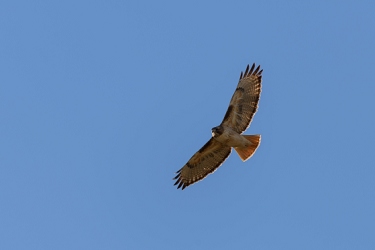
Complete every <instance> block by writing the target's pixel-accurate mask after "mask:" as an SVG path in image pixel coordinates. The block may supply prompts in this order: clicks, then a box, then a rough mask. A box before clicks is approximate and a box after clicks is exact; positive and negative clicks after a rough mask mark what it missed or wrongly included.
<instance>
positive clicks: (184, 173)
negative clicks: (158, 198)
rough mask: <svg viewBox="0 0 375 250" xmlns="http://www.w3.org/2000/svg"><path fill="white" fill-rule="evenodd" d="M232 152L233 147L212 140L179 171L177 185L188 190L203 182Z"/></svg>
mask: <svg viewBox="0 0 375 250" xmlns="http://www.w3.org/2000/svg"><path fill="white" fill-rule="evenodd" d="M230 152H231V147H228V146H225V145H223V144H221V143H220V142H218V141H217V140H215V139H214V138H211V139H210V140H209V141H208V142H207V143H206V144H205V145H204V146H203V147H202V148H201V149H200V150H199V151H198V152H196V153H195V154H194V155H193V157H191V158H190V160H189V161H188V162H187V163H186V164H185V166H183V167H182V168H181V169H180V170H178V171H177V176H176V177H175V178H174V179H177V181H176V183H175V185H177V184H178V187H177V188H180V187H182V189H184V188H186V187H187V186H189V185H190V184H193V183H194V182H197V181H200V180H202V179H203V178H204V177H206V176H207V175H208V174H210V173H212V172H214V171H215V170H216V169H217V168H218V167H220V165H221V164H222V163H223V162H224V161H225V159H226V158H227V157H228V156H229V154H230Z"/></svg>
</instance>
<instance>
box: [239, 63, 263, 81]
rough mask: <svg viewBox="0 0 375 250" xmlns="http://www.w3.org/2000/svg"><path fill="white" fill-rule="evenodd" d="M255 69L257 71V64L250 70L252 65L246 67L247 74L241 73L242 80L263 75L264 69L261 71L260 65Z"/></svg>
mask: <svg viewBox="0 0 375 250" xmlns="http://www.w3.org/2000/svg"><path fill="white" fill-rule="evenodd" d="M254 69H255V63H253V64H252V65H251V68H250V65H249V64H248V65H247V67H246V70H245V73H242V71H241V75H240V80H241V79H242V78H245V77H248V76H250V75H255V76H261V75H262V72H263V69H260V65H258V67H257V68H256V69H255V70H254Z"/></svg>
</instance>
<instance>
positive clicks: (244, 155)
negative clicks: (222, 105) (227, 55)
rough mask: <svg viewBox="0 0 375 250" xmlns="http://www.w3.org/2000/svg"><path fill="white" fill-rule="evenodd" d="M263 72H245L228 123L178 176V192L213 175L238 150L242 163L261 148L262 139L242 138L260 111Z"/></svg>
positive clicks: (250, 136) (218, 130) (246, 136)
mask: <svg viewBox="0 0 375 250" xmlns="http://www.w3.org/2000/svg"><path fill="white" fill-rule="evenodd" d="M262 72H263V70H260V65H259V66H258V67H257V68H255V64H253V65H252V66H251V68H250V67H249V65H247V67H246V70H245V72H244V73H243V72H241V75H240V79H239V82H238V85H237V88H236V90H235V91H234V94H233V96H232V99H231V100H230V103H229V107H228V110H227V112H226V113H225V116H224V119H223V121H222V122H221V124H220V125H219V126H217V127H214V128H212V138H211V139H210V140H209V141H208V142H207V143H206V144H205V145H204V146H203V147H202V148H201V149H199V151H198V152H196V153H195V154H194V155H193V156H192V157H191V158H190V160H189V161H188V162H187V163H186V164H185V165H184V166H183V167H182V168H181V169H180V170H178V171H177V172H176V174H177V175H176V177H175V178H174V180H177V181H176V183H175V184H174V185H178V186H177V188H182V189H184V188H186V187H187V186H189V185H191V184H193V183H195V182H197V181H200V180H202V179H203V178H205V177H206V176H207V175H208V174H211V173H213V172H214V171H215V170H216V169H217V168H218V167H220V166H221V164H223V162H224V161H225V159H226V158H227V157H228V156H229V155H230V153H231V151H232V148H234V150H236V152H237V154H238V155H239V157H240V158H241V160H242V161H246V160H248V159H249V158H250V157H251V156H252V155H253V154H254V153H255V150H256V149H257V148H258V146H259V144H260V135H241V134H242V133H243V132H244V131H245V130H246V129H247V128H248V127H249V125H250V122H251V120H252V118H253V116H254V114H255V112H256V111H257V109H258V102H259V98H260V92H261V82H262Z"/></svg>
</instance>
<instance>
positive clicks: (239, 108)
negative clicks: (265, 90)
mask: <svg viewBox="0 0 375 250" xmlns="http://www.w3.org/2000/svg"><path fill="white" fill-rule="evenodd" d="M254 68H255V63H254V64H253V66H252V67H251V69H250V70H249V65H247V68H246V70H245V73H244V74H242V72H241V75H240V80H239V82H238V85H237V88H236V91H235V92H234V94H233V96H232V99H231V100H230V103H229V107H228V110H227V113H226V114H225V116H224V119H223V121H222V122H221V125H223V126H226V127H230V128H232V129H233V130H234V131H236V132H237V133H239V134H241V133H242V132H244V131H245V130H246V129H247V127H248V126H249V125H250V122H251V119H252V118H253V116H254V114H255V112H256V111H257V108H258V102H259V98H260V91H261V82H262V71H263V70H259V69H260V66H258V67H257V68H256V69H255V70H254Z"/></svg>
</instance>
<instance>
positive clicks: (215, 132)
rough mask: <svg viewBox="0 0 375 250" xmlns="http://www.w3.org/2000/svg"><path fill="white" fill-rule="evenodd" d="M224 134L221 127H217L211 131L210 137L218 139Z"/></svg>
mask: <svg viewBox="0 0 375 250" xmlns="http://www.w3.org/2000/svg"><path fill="white" fill-rule="evenodd" d="M223 132H224V129H223V128H222V127H221V126H217V127H214V128H212V129H211V133H212V137H218V136H219V135H221V134H222V133H223Z"/></svg>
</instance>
